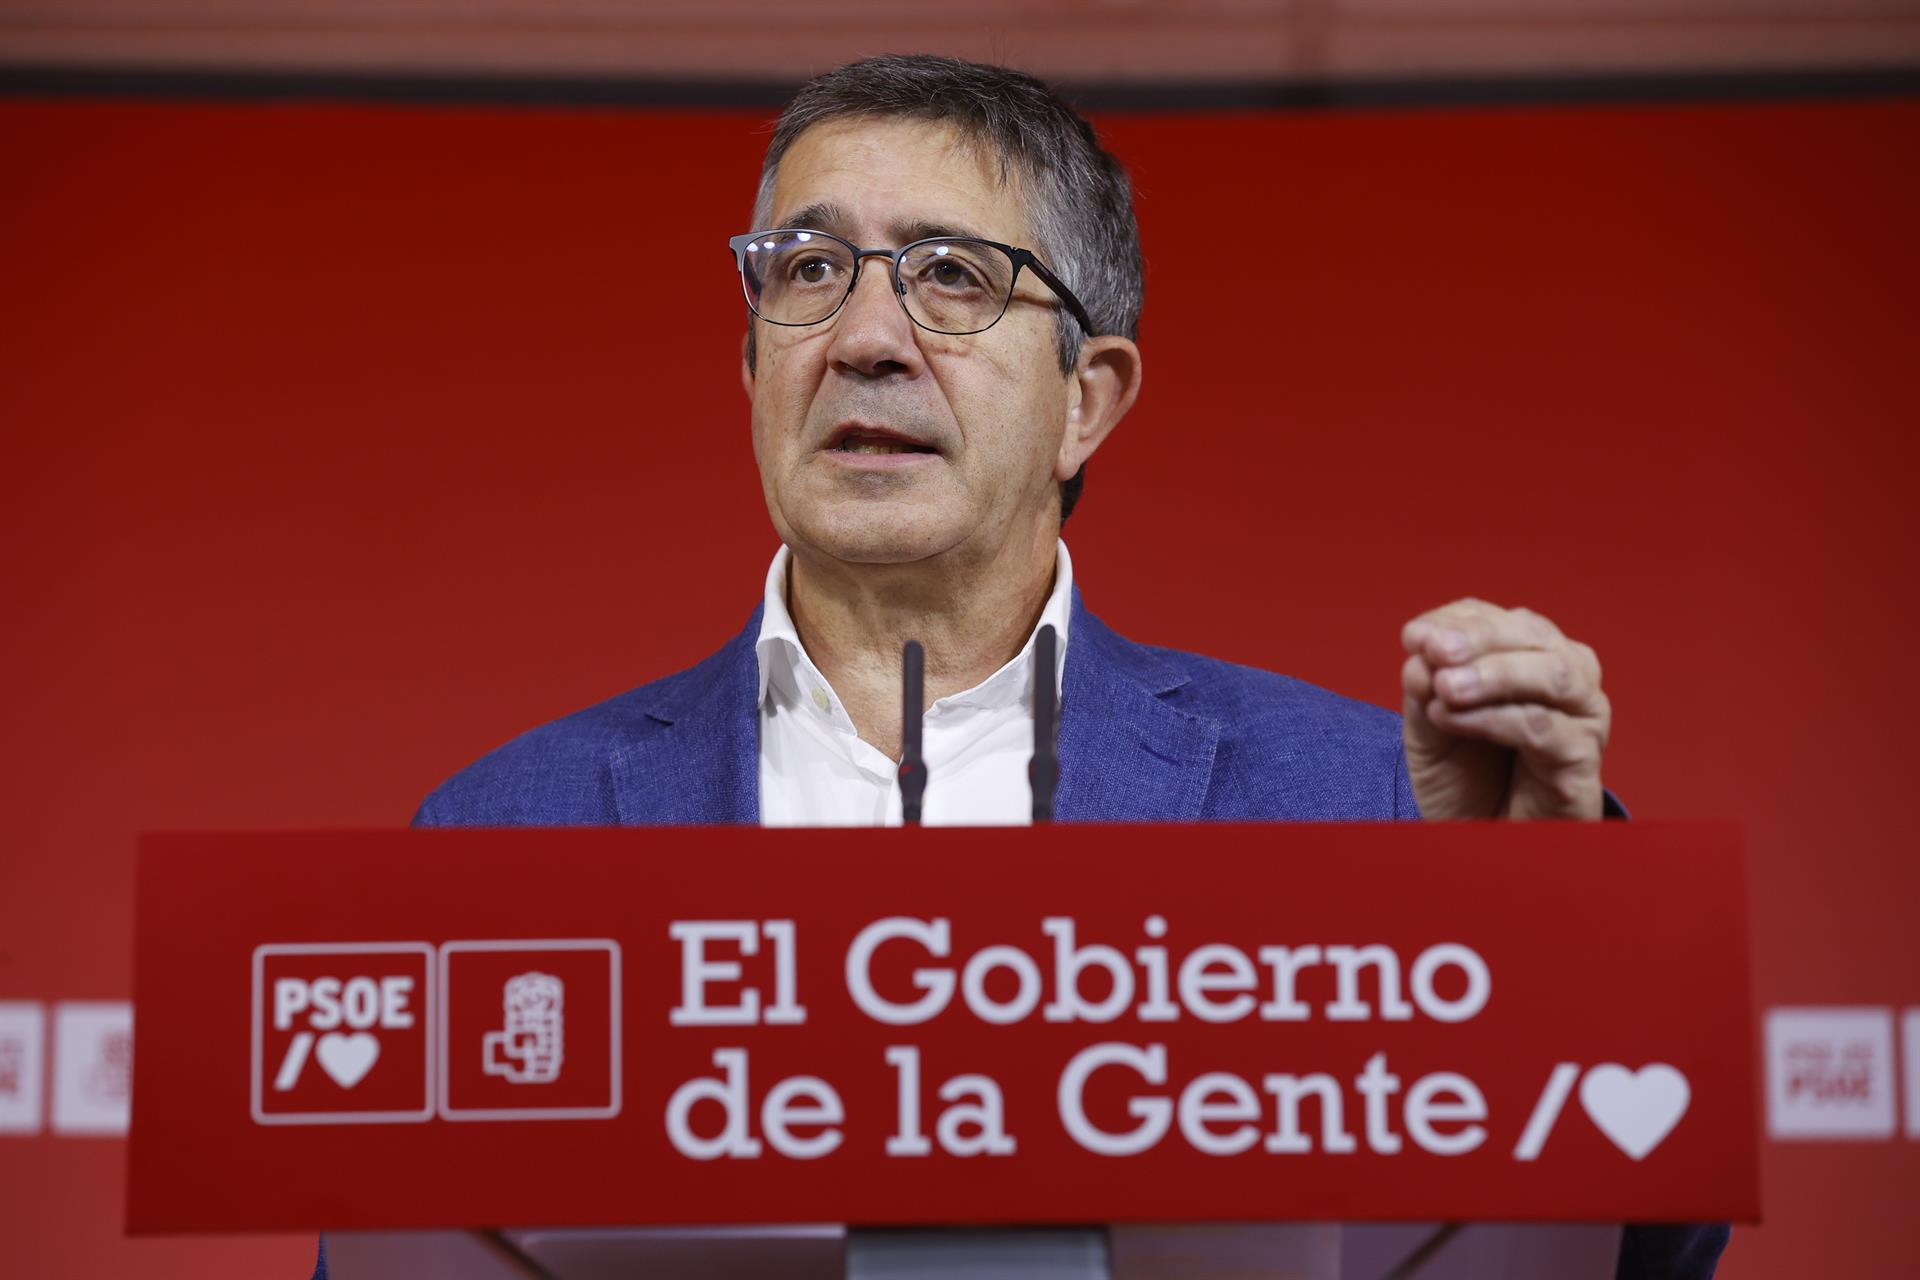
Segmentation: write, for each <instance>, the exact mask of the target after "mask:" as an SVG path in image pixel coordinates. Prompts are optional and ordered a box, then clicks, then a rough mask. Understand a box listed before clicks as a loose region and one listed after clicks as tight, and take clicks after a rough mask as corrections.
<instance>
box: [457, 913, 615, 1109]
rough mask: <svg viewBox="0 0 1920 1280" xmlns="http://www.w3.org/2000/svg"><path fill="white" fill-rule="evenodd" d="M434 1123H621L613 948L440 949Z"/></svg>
mask: <svg viewBox="0 0 1920 1280" xmlns="http://www.w3.org/2000/svg"><path fill="white" fill-rule="evenodd" d="M440 993H441V1005H440V1008H441V1015H440V1114H441V1115H442V1116H444V1117H445V1118H446V1119H448V1120H568V1119H574V1120H586V1119H599V1120H604V1119H607V1118H609V1117H612V1116H617V1115H619V1114H620V947H619V944H618V943H615V942H613V941H612V940H611V939H588V938H560V939H548V940H545V941H522V940H500V941H488V942H481V941H470V942H449V943H446V944H444V945H443V946H442V947H441V948H440Z"/></svg>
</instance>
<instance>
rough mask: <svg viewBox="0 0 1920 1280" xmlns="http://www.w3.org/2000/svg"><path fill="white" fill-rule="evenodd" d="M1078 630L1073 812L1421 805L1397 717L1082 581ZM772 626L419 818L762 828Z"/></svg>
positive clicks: (1360, 811)
mask: <svg viewBox="0 0 1920 1280" xmlns="http://www.w3.org/2000/svg"><path fill="white" fill-rule="evenodd" d="M1068 628H1069V630H1068V632H1067V635H1068V644H1067V666H1066V672H1065V675H1064V679H1063V683H1062V689H1061V700H1060V738H1059V752H1060V785H1059V788H1058V789H1057V790H1056V791H1055V793H1054V816H1055V817H1056V818H1058V819H1059V820H1060V821H1062V822H1122V821H1134V822H1188V821H1196V820H1241V821H1259V820H1268V819H1270V820H1292V821H1304V820H1316V821H1323V822H1331V821H1344V820H1358V819H1383V818H1409V819H1411V818H1417V817H1419V816H1420V813H1419V810H1418V808H1416V807H1415V805H1414V801H1413V787H1412V784H1411V783H1410V782H1409V781H1408V779H1407V768H1406V761H1405V759H1404V757H1403V754H1402V751H1401V744H1400V718H1399V717H1398V716H1396V715H1394V714H1393V713H1391V712H1388V711H1383V710H1381V709H1380V708H1379V707H1374V706H1369V705H1367V704H1365V703H1361V702H1354V701H1352V700H1350V699H1347V698H1342V697H1339V696H1337V695H1335V694H1331V693H1328V692H1326V691H1325V690H1324V689H1316V688H1314V687H1313V686H1312V685H1309V684H1305V683H1303V682H1301V681H1299V680H1294V679H1291V678H1289V677H1287V676H1282V675H1275V674H1273V673H1272V672H1268V671H1257V670H1254V669H1253V668H1251V667H1239V666H1234V665H1233V664H1232V663H1228V662H1221V661H1218V660H1217V659H1214V658H1203V657H1200V656H1198V655H1196V654H1191V653H1181V652H1179V651H1177V650H1174V649H1157V648H1152V647H1150V646H1147V645H1139V644H1135V643H1133V642H1132V641H1130V640H1127V639H1125V638H1123V637H1122V636H1120V635H1118V634H1117V633H1115V632H1114V631H1113V630H1112V628H1110V627H1108V626H1107V625H1106V624H1105V623H1103V622H1101V621H1100V619H1098V618H1096V617H1094V616H1093V614H1091V613H1089V612H1088V611H1087V608H1086V606H1085V605H1084V604H1082V603H1081V600H1080V592H1079V591H1078V589H1076V590H1075V591H1074V593H1073V605H1072V615H1071V621H1070V622H1069V623H1068ZM759 634H760V610H758V609H755V610H754V613H753V616H752V617H751V618H749V619H748V620H747V625H746V627H745V628H744V629H742V630H741V632H740V634H738V635H736V636H735V637H734V638H733V639H732V640H730V641H728V642H727V644H726V646H725V647H724V648H722V649H721V650H720V651H719V652H718V653H716V654H714V655H713V656H712V657H710V658H708V659H707V660H706V661H704V662H702V663H700V664H699V665H697V666H694V667H690V668H688V669H687V670H685V671H682V672H680V673H678V674H677V675H671V676H668V677H666V678H665V679H663V680H656V681H654V682H653V683H652V684H647V685H642V686H641V687H640V688H638V689H634V690H632V691H630V692H628V693H623V694H621V695H620V696H618V697H616V698H611V699H609V700H608V701H606V702H602V703H600V704H599V705H597V706H592V707H588V708H587V709H586V710H584V711H580V712H576V713H575V714H573V715H570V716H567V717H565V718H564V719H561V720H556V721H554V722H553V723H551V724H547V725H543V726H541V727H540V728H538V729H535V730H533V731H532V732H530V733H526V734H523V735H521V736H520V737H518V738H515V739H514V740H513V741H512V742H509V743H507V744H506V745H505V746H503V747H501V748H499V749H498V750H496V751H493V752H490V753H488V754H487V755H485V756H483V757H481V758H480V759H479V760H478V761H476V762H475V763H473V764H472V765H470V766H469V767H467V768H466V769H463V770H462V771H461V772H459V773H457V774H455V775H454V776H453V777H452V778H450V779H448V780H447V781H446V782H445V783H444V784H442V785H441V786H440V787H439V788H438V789H437V790H435V791H434V793H433V794H432V795H430V796H428V797H427V799H426V803H424V804H423V805H421V807H420V812H419V815H418V816H417V817H416V819H415V821H416V823H417V824H419V825H423V826H439V825H464V826H569V825H592V826H615V825H620V826H627V825H644V824H650V823H717V822H734V823H747V824H752V823H757V822H758V821H759V820H760V763H759V761H760V754H759V753H760V740H759V735H760V721H759V706H758V698H759V691H760V668H759V658H758V656H757V655H756V653H755V651H754V643H755V641H756V640H757V639H758V637H759ZM929 785H930V786H933V787H937V786H939V785H940V779H939V776H938V775H935V776H934V777H933V778H932V779H931V780H930V782H929Z"/></svg>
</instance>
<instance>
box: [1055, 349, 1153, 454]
mask: <svg viewBox="0 0 1920 1280" xmlns="http://www.w3.org/2000/svg"><path fill="white" fill-rule="evenodd" d="M1140 373H1141V370H1140V348H1139V347H1137V346H1135V345H1134V344H1133V342H1132V341H1131V340H1130V339H1127V338H1121V337H1105V338H1088V339H1086V340H1085V341H1083V342H1082V343H1081V344H1080V358H1079V359H1078V360H1077V361H1075V362H1074V367H1073V372H1072V373H1071V374H1070V375H1068V376H1069V378H1070V380H1071V383H1072V385H1071V386H1069V387H1068V388H1067V430H1066V433H1065V434H1064V435H1062V436H1061V437H1060V453H1059V456H1058V457H1056V458H1055V459H1054V460H1053V478H1054V479H1056V480H1058V481H1060V482H1061V483H1062V484H1064V483H1066V482H1067V481H1068V480H1071V479H1073V477H1074V475H1075V474H1077V473H1078V472H1079V470H1080V468H1081V466H1082V465H1083V464H1085V462H1086V460H1087V459H1088V458H1091V457H1092V456H1093V451H1094V450H1095V449H1098V448H1099V447H1100V444H1101V442H1102V441H1104V440H1105V439H1106V438H1107V435H1108V433H1109V432H1111V431H1112V430H1113V429H1114V428H1115V427H1117V426H1119V425H1120V419H1122V418H1124V417H1125V416H1126V414H1127V410H1129V409H1131V408H1132V407H1133V402H1134V399H1135V397H1137V396H1138V395H1139V394H1140Z"/></svg>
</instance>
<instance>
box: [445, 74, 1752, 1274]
mask: <svg viewBox="0 0 1920 1280" xmlns="http://www.w3.org/2000/svg"><path fill="white" fill-rule="evenodd" d="M753 222H754V226H755V227H756V228H760V229H759V230H756V231H754V232H753V233H752V234H750V235H744V236H739V237H736V238H735V239H734V241H733V248H734V253H735V257H736V263H737V265H738V267H739V270H740V273H741V279H742V282H743V285H744V287H745V291H746V296H747V302H748V308H749V317H748V329H747V333H746V335H745V338H744V340H743V343H742V350H741V372H740V376H741V383H742V385H743V387H744V388H745V390H746V394H747V399H748V401H749V403H750V404H751V406H752V433H753V445H754V454H755V457H756V459H757V461H758V464H759V470H760V478H761V486H762V489H763V491H764V496H765V498H766V503H767V510H768V514H769V515H770V516H771V517H772V520H773V524H774V527H775V529H776V530H777V531H778V533H779V535H780V539H781V542H782V544H783V546H782V548H781V550H780V552H779V553H778V554H777V555H776V556H775V557H774V559H773V563H772V565H771V566H770V567H769V571H768V574H767V579H766V583H765V590H764V593H763V598H762V604H761V606H760V608H759V609H758V610H756V611H755V613H754V615H753V616H752V618H751V619H749V621H748V624H747V626H746V628H745V630H743V631H742V632H741V633H740V634H739V635H737V636H736V637H735V638H734V639H733V640H731V641H730V642H728V644H727V645H726V646H725V647H723V648H722V649H721V650H720V651H719V652H718V653H716V654H714V655H713V656H712V657H710V658H708V659H707V660H706V661H704V662H702V663H700V664H699V665H697V666H695V667H693V668H691V669H689V670H687V671H684V672H681V673H679V674H677V675H673V676H669V677H667V678H666V679H663V680H659V681H656V682H654V683H652V684H649V685H646V686H644V687H642V688H639V689H636V690H634V691H632V692H630V693H627V694H623V695H621V696H620V697H617V698H615V699H613V700H611V701H609V702H606V703H603V704H601V705H599V706H597V707H592V708H589V709H587V710H585V711H582V712H579V713H577V714H575V715H572V716H569V717H567V718H565V719H562V720H559V721H556V722H554V723H552V724H549V725H547V726H545V727H543V728H540V729H536V730H534V731H533V732H531V733H529V734H526V735H524V736H523V737H521V738H518V739H516V740H515V741H513V742H511V743H508V744H507V745H506V746H504V747H502V748H500V749H499V750H497V751H495V752H493V753H492V754H490V755H488V756H486V757H485V758H483V759H482V760H480V761H479V762H477V763H476V764H474V765H472V766H471V767H469V768H468V769H466V770H465V771H463V772H461V773H460V774H458V775H456V776H455V777H453V778H452V779H450V780H449V781H448V782H446V783H445V784H444V785H442V786H441V787H440V788H439V789H437V790H436V791H435V792H434V793H433V794H432V795H431V796H429V797H428V798H427V800H426V802H425V803H424V804H423V805H422V807H421V809H420V813H419V816H418V818H417V821H418V822H419V823H421V824H423V825H437V824H466V825H518V824H536V825H554V824H569V823H583V824H607V825H611V824H631V823H705V822H735V823H751V822H760V823H763V824H766V825H777V824H830V825H874V824H879V823H888V822H898V821H899V820H900V813H901V796H900V788H899V782H898V776H897V775H898V765H897V761H898V758H899V755H900V750H901V737H902V714H901V705H900V688H901V684H900V681H901V669H900V668H901V649H902V645H903V644H904V642H905V641H907V640H909V639H912V640H918V641H919V642H920V643H921V644H922V645H923V646H924V648H925V652H926V696H927V704H928V705H927V709H926V716H925V724H924V759H925V761H926V764H927V766H928V768H929V771H930V774H931V784H930V786H929V789H928V791H927V794H926V800H925V810H924V820H925V821H927V822H929V823H1016V822H1021V821H1024V820H1025V819H1026V816H1027V814H1028V812H1029V803H1030V793H1029V789H1028V784H1027V779H1026V764H1027V760H1028V756H1029V752H1030V744H1031V741H1032V719H1031V712H1030V711H1029V709H1028V708H1029V706H1030V695H1031V691H1032V688H1033V686H1034V682H1035V681H1037V680H1041V679H1045V680H1051V681H1054V682H1056V687H1057V688H1058V689H1059V692H1060V723H1059V760H1060V769H1061V780H1060V784H1059V790H1058V792H1057V796H1056V807H1055V812H1056V816H1057V817H1058V818H1060V819H1061V820H1064V821H1073V820H1107V821H1112V820H1129V819H1141V820H1161V821H1166V820H1191V819H1240V820H1261V819H1319V820H1335V819H1367V818H1415V817H1422V816H1424V817H1426V818H1429V819H1433V818H1487V817H1510V818H1598V817H1600V816H1601V815H1602V813H1603V810H1604V809H1605V807H1606V804H1607V800H1606V797H1605V794H1604V792H1603V790H1602V787H1601V755H1602V751H1603V749H1604V747H1605V745H1606V740H1607V733H1608V727H1609V722H1610V716H1611V712H1610V708H1609V705H1608V702H1607V698H1606V695H1605V694H1604V693H1603V692H1602V690H1601V687H1600V666H1599V662H1598V660H1597V659H1596V658H1595V656H1594V653H1593V650H1592V649H1590V648H1588V647H1587V646H1586V645H1584V644H1581V643H1579V642H1577V641H1575V640H1572V639H1569V638H1568V637H1567V636H1565V635H1564V634H1562V633H1561V631H1560V630H1559V629H1558V628H1557V627H1556V626H1554V624H1553V623H1551V622H1550V621H1548V620H1547V619H1545V618H1543V617H1540V616H1538V615H1537V614H1533V613H1530V612H1528V611H1527V610H1524V609H1511V610H1510V609H1502V608H1497V607H1495V606H1493V605H1490V604H1486V603H1484V602H1481V601H1476V600H1461V601H1456V602H1454V603H1452V604H1449V605H1445V606H1443V607H1441V608H1438V609H1434V610H1432V611H1430V612H1428V613H1425V614H1422V615H1420V616H1419V617H1417V618H1414V619H1412V620H1411V621H1409V622H1408V623H1407V624H1406V626H1405V628H1404V630H1403V632H1402V635H1401V640H1402V643H1403V646H1404V647H1405V649H1406V652H1407V658H1406V661H1405V665H1404V667H1403V669H1402V682H1403V685H1404V689H1405V705H1404V709H1403V715H1402V716H1401V717H1400V718H1399V719H1398V720H1396V718H1395V717H1394V716H1392V715H1391V714H1389V713H1387V712H1385V711H1381V710H1379V709H1377V708H1373V707H1368V706H1364V705H1361V704H1358V703H1353V702H1350V701H1347V700H1345V699H1341V698H1338V697H1336V696H1334V695H1332V694H1329V693H1326V692H1324V691H1321V690H1318V689H1315V688H1313V687H1311V686H1308V685H1305V684H1302V683H1300V682H1298V681H1294V680H1290V679H1288V678H1286V677H1282V676H1277V675H1273V674H1269V673H1266V672H1260V671H1254V670H1250V669H1247V668H1242V667H1235V666H1231V665H1229V664H1226V663H1222V662H1218V661H1215V660H1212V659H1207V658H1202V657H1197V656H1195V655H1192V654H1185V653H1178V652H1173V651H1170V650H1163V649H1153V648H1147V647H1144V646H1140V645H1136V644H1134V643H1132V642H1131V641H1128V640H1125V639H1123V638H1121V637H1120V636H1118V635H1116V634H1115V633H1114V632H1113V631H1111V630H1110V629H1108V628H1107V627H1106V626H1105V625H1103V624H1102V623H1101V622H1100V620H1099V619H1098V618H1096V617H1095V616H1094V615H1093V614H1092V613H1090V612H1088V610H1087V609H1086V607H1085V605H1084V604H1083V603H1082V602H1081V599H1080V596H1079V593H1078V592H1077V590H1075V588H1074V586H1073V563H1072V560H1071V557H1070V556H1069V555H1068V552H1067V548H1066V544H1065V543H1064V542H1063V541H1062V540H1061V538H1060V531H1061V528H1062V525H1063V523H1064V521H1065V520H1066V518H1067V516H1068V515H1069V513H1070V512H1071V510H1072V508H1073V505H1074V503H1075V502H1077V501H1078V499H1079V497H1080V493H1081V489H1082V486H1083V484H1084V481H1085V471H1086V466H1087V462H1088V460H1089V459H1090V458H1091V457H1092V456H1093V454H1094V453H1095V451H1096V450H1098V449H1099V447H1100V446H1101V444H1102V443H1103V442H1104V441H1105V440H1106V438H1107V436H1108V435H1109V434H1110V433H1111V432H1112V431H1113V429H1114V428H1115V427H1116V426H1117V425H1118V424H1119V422H1120V421H1121V419H1122V418H1123V417H1124V416H1125V414H1126V412H1127V410H1128V408H1129V407H1130V406H1131V405H1132V404H1133V401H1134V398H1135V396H1136V395H1137V394H1138V392H1139V389H1140V382H1141V354H1140V350H1139V348H1138V347H1137V346H1136V345H1135V342H1134V338H1135V335H1136V332H1137V321H1138V317H1139V312H1140V306H1141V301H1142V292H1143V289H1142V278H1141V264H1140V250H1139V243H1138V233H1137V231H1136V228H1135V224H1134V218H1133V212H1132V199H1131V193H1130V189H1129V185H1128V181H1127V177H1126V174H1125V172H1124V171H1123V170H1122V169H1121V167H1120V166H1119V164H1118V163H1117V162H1116V161H1115V160H1114V159H1113V158H1112V157H1111V156H1109V155H1107V154H1106V153H1105V152H1104V151H1103V150H1101V149H1100V147H1099V144H1098V142H1097V140H1096V139H1095V136H1094V134H1093V131H1092V129H1091V128H1090V127H1089V126H1088V125H1087V124H1086V123H1085V122H1084V121H1083V120H1081V119H1080V118H1079V117H1078V116H1077V115H1075V114H1074V113H1073V111H1072V110H1071V109H1070V108H1069V107H1067V106H1066V105H1065V104H1064V103H1062V102H1061V101H1060V100H1059V99H1058V98H1057V97H1055V96H1054V95H1053V94H1052V93H1051V92H1050V91H1049V90H1048V89H1046V87H1045V86H1043V85H1042V84H1040V83H1039V82H1038V81H1036V80H1033V79H1032V78H1030V77H1027V76H1024V75H1021V74H1019V73H1016V72H1011V71H1006V70H1003V69H1000V68H992V67H980V66H974V65H970V64H967V63H962V62H956V61H953V60H950V59H943V58H934V57H888V58H879V59H873V60H869V61H866V62H862V63H856V64H854V65H851V66H848V67H843V68H841V69H839V70H838V71H834V72H831V73H829V74H827V75H825V76H822V77H820V78H819V79H817V80H815V81H813V82H812V83H810V84H809V85H807V86H806V87H805V88H804V89H802V90H801V92H800V94H799V95H798V96H797V97H796V98H795V99H794V101H793V103H792V104H791V105H790V106H789V107H788V109H787V111H786V112H785V114H784V115H783V116H782V117H781V120H780V123H779V125H778V127H777V129H776V131H775V134H774V137H773V140H772V142H771V144H770V145H769V147H768V150H767V155H766V160H765V164H764V167H763V172H762V179H761V185H760V192H759V198H758V201H757V204H756V207H755V211H754V219H753ZM1043 624H1051V625H1052V626H1053V627H1054V628H1055V630H1056V631H1057V632H1058V633H1059V635H1060V636H1061V637H1062V639H1063V641H1064V644H1063V645H1062V647H1061V656H1060V657H1059V659H1058V660H1057V661H1056V664H1055V667H1054V669H1053V670H1051V671H1038V670H1036V669H1035V657H1034V637H1035V634H1036V632H1037V631H1038V629H1039V627H1040V626H1041V625H1043ZM1662 1230H1663V1232H1664V1234H1659V1233H1655V1232H1652V1231H1633V1232H1629V1239H1628V1243H1627V1245H1626V1248H1625V1249H1624V1251H1623V1257H1622V1262H1621V1271H1622V1274H1623V1275H1629V1274H1630V1275H1641V1276H1667V1275H1692V1276H1708V1275H1711V1274H1712V1271H1713V1267H1714V1261H1715V1259H1716V1258H1717V1256H1718V1254H1719V1251H1720V1248H1721V1246H1722V1244H1723V1243H1724V1240H1725V1232H1724V1229H1720V1230H1715V1231H1696V1230H1694V1229H1691V1228H1672V1229H1662Z"/></svg>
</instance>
